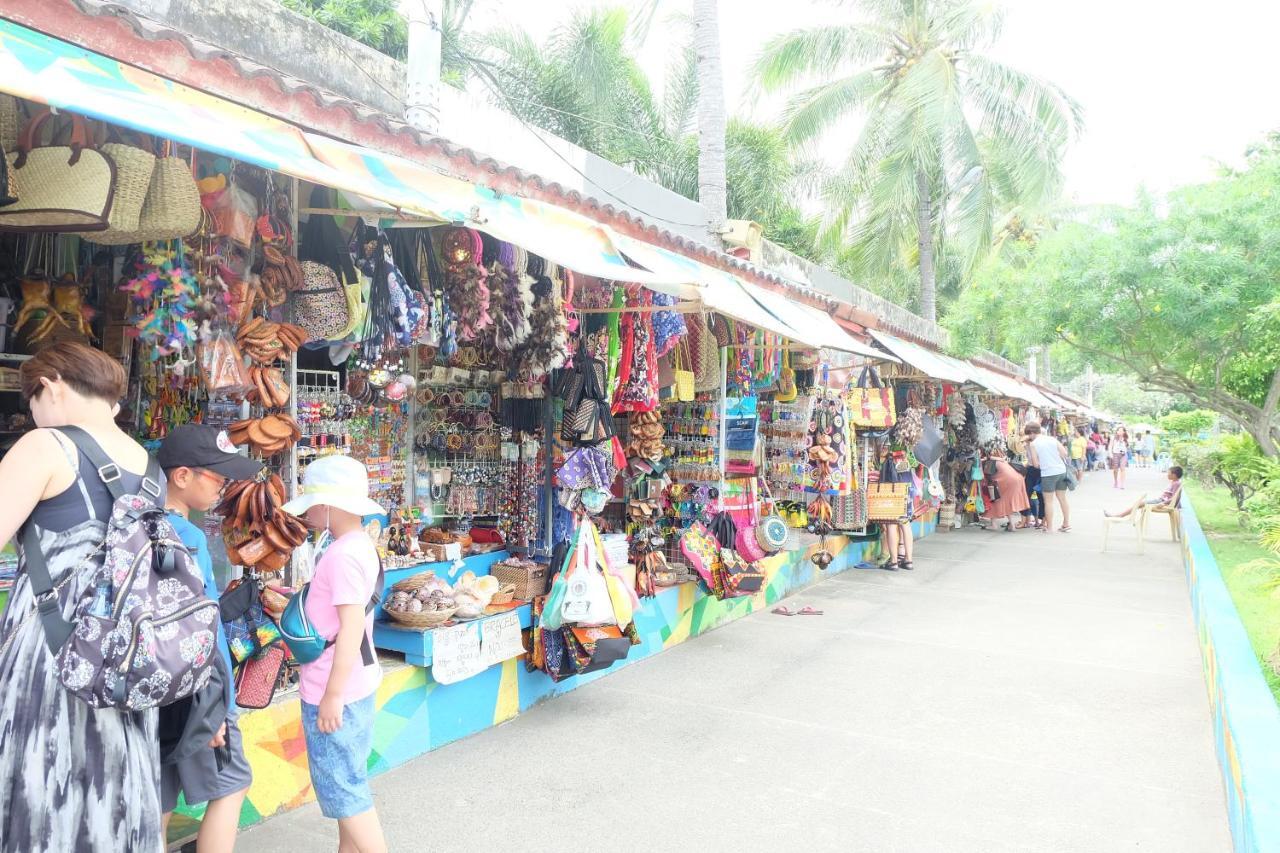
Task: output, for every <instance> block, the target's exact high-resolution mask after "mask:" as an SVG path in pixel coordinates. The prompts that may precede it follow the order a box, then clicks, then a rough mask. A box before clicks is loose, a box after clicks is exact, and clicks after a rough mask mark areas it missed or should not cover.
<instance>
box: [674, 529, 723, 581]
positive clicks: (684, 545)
mask: <svg viewBox="0 0 1280 853" xmlns="http://www.w3.org/2000/svg"><path fill="white" fill-rule="evenodd" d="M680 553H681V554H683V555H684V558H685V559H686V560H687V561H688V562H689V566H690V567H691V568H692V569H693V570H694V571H695V572H697V573H698V577H700V578H702V582H703V583H705V584H706V585H707V589H714V588H715V577H714V574H713V573H714V571H715V568H716V564H717V563H718V562H719V561H720V541H719V540H718V539H716V537H715V534H713V533H712V532H711V530H710V529H709V528H708V527H707V526H706V525H705V524H703V523H702V522H701V521H695V522H694V523H693V524H691V525H689V529H688V530H686V531H685V532H684V534H683V535H682V536H681V537H680Z"/></svg>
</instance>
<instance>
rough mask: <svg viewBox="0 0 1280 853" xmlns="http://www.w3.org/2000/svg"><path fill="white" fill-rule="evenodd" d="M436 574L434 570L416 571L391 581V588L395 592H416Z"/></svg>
mask: <svg viewBox="0 0 1280 853" xmlns="http://www.w3.org/2000/svg"><path fill="white" fill-rule="evenodd" d="M435 576H436V573H435V572H418V573H417V574H416V575H411V576H409V577H407V578H405V579H404V580H402V581H399V582H397V583H393V584H392V585H391V589H393V590H394V591H396V592H417V591H418V590H420V589H422V588H423V587H424V586H426V585H427V584H429V583H430V582H431V581H432V579H434V578H435Z"/></svg>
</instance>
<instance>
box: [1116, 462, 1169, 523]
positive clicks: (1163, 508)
mask: <svg viewBox="0 0 1280 853" xmlns="http://www.w3.org/2000/svg"><path fill="white" fill-rule="evenodd" d="M1181 490H1182V466H1181V465H1172V466H1170V467H1169V488H1167V489H1165V490H1164V494H1162V495H1161V496H1160V497H1158V498H1151V499H1150V500H1148V501H1143V504H1144V505H1145V506H1149V507H1151V511H1152V512H1169V511H1170V510H1172V509H1177V502H1178V493H1179V492H1180V491H1181ZM1134 509H1135V507H1129V508H1127V509H1123V510H1121V511H1119V512H1112V511H1111V510H1106V511H1105V512H1104V513H1103V514H1104V515H1105V516H1107V517H1108V518H1124V517H1125V516H1127V515H1128V514H1129V513H1131V512H1133V510H1134Z"/></svg>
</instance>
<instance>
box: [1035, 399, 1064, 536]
mask: <svg viewBox="0 0 1280 853" xmlns="http://www.w3.org/2000/svg"><path fill="white" fill-rule="evenodd" d="M1027 436H1028V438H1030V439H1031V441H1030V442H1029V443H1028V445H1027V459H1028V464H1029V465H1032V466H1034V467H1036V468H1039V469H1040V493H1041V494H1042V495H1043V496H1044V530H1045V532H1046V533H1048V532H1052V531H1053V512H1054V510H1053V504H1054V498H1055V496H1056V498H1057V503H1058V506H1059V507H1060V508H1061V509H1062V525H1061V526H1060V527H1059V528H1058V532H1059V533H1066V532H1068V531H1070V530H1071V506H1070V504H1069V503H1068V502H1067V491H1068V489H1069V486H1068V484H1067V464H1068V462H1069V459H1068V457H1067V449H1066V448H1065V447H1063V446H1062V442H1060V441H1058V440H1057V439H1056V438H1054V437H1053V436H1051V435H1047V434H1045V433H1043V432H1041V431H1040V424H1038V423H1034V422H1033V423H1030V424H1027Z"/></svg>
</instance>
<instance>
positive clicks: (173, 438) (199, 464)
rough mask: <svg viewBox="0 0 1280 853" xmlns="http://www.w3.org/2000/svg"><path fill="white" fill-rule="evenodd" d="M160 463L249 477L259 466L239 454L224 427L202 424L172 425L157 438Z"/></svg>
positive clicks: (237, 478)
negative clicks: (160, 437)
mask: <svg viewBox="0 0 1280 853" xmlns="http://www.w3.org/2000/svg"><path fill="white" fill-rule="evenodd" d="M156 461H157V462H159V463H160V467H161V468H163V469H164V470H166V471H168V470H169V469H171V468H207V469H208V470H210V471H213V472H215V473H217V474H221V475H223V476H224V477H227V478H229V479H232V480H248V479H249V478H251V477H255V476H257V474H258V472H259V471H261V470H262V463H261V462H257V461H255V460H253V459H250V458H249V457H247V456H241V455H240V454H239V453H238V452H236V446H235V445H234V444H232V443H231V436H229V435H227V431H226V430H224V429H219V428H218V427H215V426H206V425H204V424H184V425H182V426H180V427H175V428H173V429H172V430H170V431H169V434H168V435H166V436H165V438H164V441H162V442H160V452H159V453H157V454H156Z"/></svg>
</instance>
